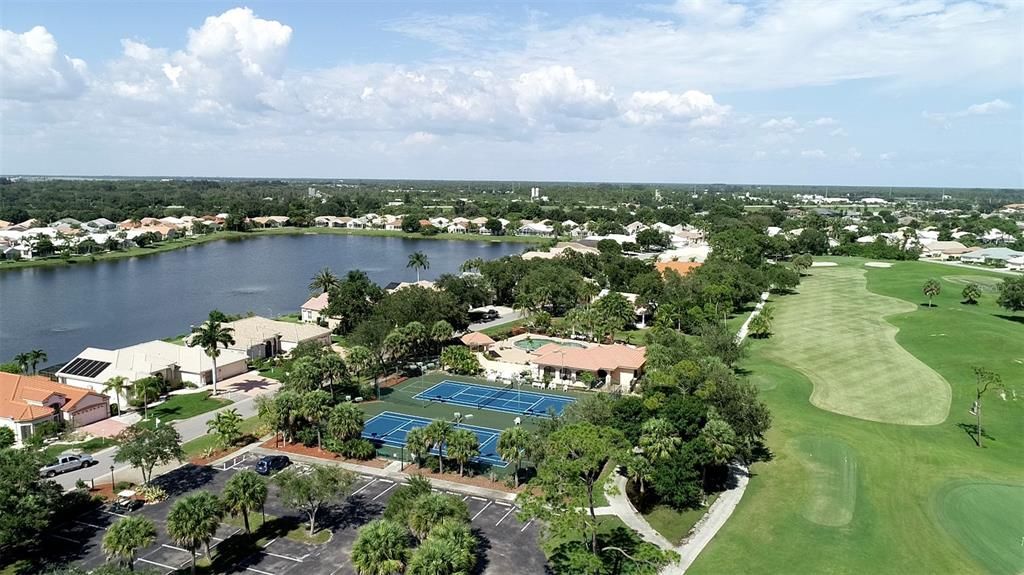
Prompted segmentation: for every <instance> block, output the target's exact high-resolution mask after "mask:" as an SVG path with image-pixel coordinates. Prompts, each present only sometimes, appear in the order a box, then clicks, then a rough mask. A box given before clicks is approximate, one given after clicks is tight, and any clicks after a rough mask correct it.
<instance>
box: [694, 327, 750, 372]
mask: <svg viewBox="0 0 1024 575" xmlns="http://www.w3.org/2000/svg"><path fill="white" fill-rule="evenodd" d="M700 344H701V347H703V348H704V351H705V352H706V353H707V354H708V355H712V356H715V357H717V358H719V359H721V360H722V362H723V363H725V365H728V366H732V365H733V364H735V363H736V362H737V361H739V360H740V358H741V357H743V351H744V348H743V346H741V345H740V344H739V343H737V341H736V335H735V334H734V333H732V331H731V330H729V327H728V326H726V325H725V324H723V323H720V322H711V323H708V324H705V325H704V326H703V327H702V328H701V330H700Z"/></svg>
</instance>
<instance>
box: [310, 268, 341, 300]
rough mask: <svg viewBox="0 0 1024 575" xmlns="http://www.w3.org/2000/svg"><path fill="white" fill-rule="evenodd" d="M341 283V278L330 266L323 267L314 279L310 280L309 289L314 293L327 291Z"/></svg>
mask: <svg viewBox="0 0 1024 575" xmlns="http://www.w3.org/2000/svg"><path fill="white" fill-rule="evenodd" d="M340 284H341V280H339V279H338V276H336V275H334V272H332V271H331V270H330V268H323V269H322V270H320V271H318V272H316V275H314V276H313V280H312V281H310V282H309V291H310V292H311V293H314V294H319V293H327V292H329V291H331V289H332V288H336V287H338V286H339V285H340Z"/></svg>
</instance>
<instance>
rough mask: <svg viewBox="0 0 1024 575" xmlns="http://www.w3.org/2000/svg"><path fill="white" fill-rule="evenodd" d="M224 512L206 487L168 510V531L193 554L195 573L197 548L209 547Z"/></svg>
mask: <svg viewBox="0 0 1024 575" xmlns="http://www.w3.org/2000/svg"><path fill="white" fill-rule="evenodd" d="M221 514H222V508H221V505H220V502H219V501H218V500H217V497H216V496H215V495H213V494H212V493H209V492H206V491H200V492H198V493H195V494H192V495H186V496H185V497H183V498H181V499H179V500H178V501H177V502H176V503H175V504H174V506H173V507H171V511H170V513H168V514H167V534H168V535H170V536H171V539H173V540H174V542H175V543H177V544H178V545H179V546H181V547H183V548H184V549H185V550H186V551H188V552H189V553H191V554H192V575H195V572H196V552H198V551H199V549H200V548H201V547H203V546H204V545H205V546H206V547H207V549H209V546H210V540H211V539H213V535H214V533H216V532H217V527H219V526H220V518H221ZM207 554H209V553H207Z"/></svg>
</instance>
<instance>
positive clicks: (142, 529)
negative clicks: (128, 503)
mask: <svg viewBox="0 0 1024 575" xmlns="http://www.w3.org/2000/svg"><path fill="white" fill-rule="evenodd" d="M154 541H156V526H155V525H153V522H152V521H150V520H149V519H146V518H145V517H141V516H138V515H136V516H129V517H125V518H123V519H119V520H118V521H117V523H114V524H113V525H111V526H110V528H109V529H107V533H106V534H105V535H104V536H103V553H104V554H105V555H106V556H107V561H110V560H111V559H114V560H116V561H117V562H118V563H121V564H122V565H124V566H126V567H128V570H129V571H134V570H135V555H136V553H138V552H139V549H145V548H146V547H149V546H150V545H152V544H153V542H154Z"/></svg>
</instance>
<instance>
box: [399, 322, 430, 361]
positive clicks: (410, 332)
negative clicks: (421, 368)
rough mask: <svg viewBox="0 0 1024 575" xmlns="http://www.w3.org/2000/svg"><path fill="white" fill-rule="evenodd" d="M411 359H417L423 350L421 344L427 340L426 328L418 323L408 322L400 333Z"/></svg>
mask: <svg viewBox="0 0 1024 575" xmlns="http://www.w3.org/2000/svg"><path fill="white" fill-rule="evenodd" d="M402 333H404V334H405V341H406V342H407V344H408V347H409V351H410V352H411V353H412V356H413V358H419V357H420V352H421V351H422V350H423V342H425V341H426V340H427V335H428V334H427V326H425V325H423V324H422V323H420V322H418V321H410V322H409V323H408V324H406V326H405V329H404V330H403V331H402Z"/></svg>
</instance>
